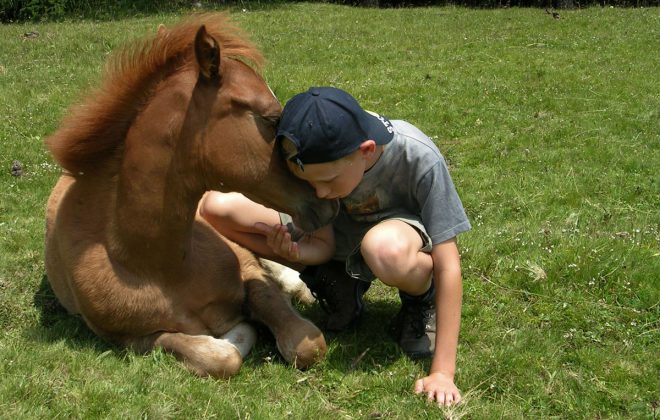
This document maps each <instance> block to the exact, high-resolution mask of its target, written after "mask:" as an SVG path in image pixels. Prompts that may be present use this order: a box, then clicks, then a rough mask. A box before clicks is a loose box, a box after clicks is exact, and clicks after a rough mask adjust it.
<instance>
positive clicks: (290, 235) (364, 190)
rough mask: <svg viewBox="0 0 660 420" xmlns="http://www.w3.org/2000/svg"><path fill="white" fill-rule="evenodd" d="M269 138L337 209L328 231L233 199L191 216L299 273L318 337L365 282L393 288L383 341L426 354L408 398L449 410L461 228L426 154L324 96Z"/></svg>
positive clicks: (225, 197)
mask: <svg viewBox="0 0 660 420" xmlns="http://www.w3.org/2000/svg"><path fill="white" fill-rule="evenodd" d="M277 139H278V141H279V142H280V146H281V149H282V152H283V154H284V157H285V158H286V160H287V164H288V166H289V169H290V170H291V171H292V172H293V173H294V175H296V176H297V177H299V178H301V179H303V180H306V181H308V182H309V183H310V184H311V185H312V187H313V188H314V189H315V190H316V194H317V195H318V196H319V197H321V198H325V199H329V200H330V199H333V200H340V203H341V208H340V211H339V215H338V216H337V218H336V220H335V221H334V222H333V224H332V226H326V227H323V228H321V229H319V230H317V231H315V232H313V233H311V234H304V233H302V232H299V231H298V230H297V229H296V228H295V226H293V224H292V223H291V222H290V218H288V216H287V215H281V214H279V213H277V212H276V211H274V210H272V209H268V208H266V207H263V206H261V205H259V204H256V203H254V202H251V201H249V200H248V199H247V198H245V197H244V196H242V195H240V194H235V193H233V194H221V193H215V192H212V193H208V194H207V195H206V196H205V198H204V199H203V201H202V203H201V205H200V214H202V216H203V217H205V218H206V219H207V220H208V221H209V222H210V223H211V224H212V225H213V226H214V227H215V228H216V229H217V230H218V231H219V232H220V233H222V234H224V235H225V236H227V237H228V238H230V239H232V240H234V241H236V242H238V243H240V244H242V245H244V246H246V247H247V248H249V249H252V250H253V251H254V252H256V253H257V254H260V255H261V256H263V257H265V258H270V259H274V260H277V261H280V262H283V263H284V264H287V265H290V266H297V267H300V266H308V268H307V269H306V270H305V271H303V273H302V274H301V278H302V279H303V280H304V281H305V283H307V285H308V286H309V288H310V289H311V290H312V292H313V293H314V294H315V295H316V296H317V298H318V299H319V301H320V302H321V303H322V304H323V306H324V309H326V311H327V312H328V313H329V318H328V323H327V329H331V330H341V329H344V328H346V327H348V326H349V325H351V324H353V323H354V321H355V320H356V319H357V318H358V317H359V316H360V314H361V312H362V295H363V294H364V292H365V291H366V289H367V288H368V286H369V284H370V283H369V282H371V281H372V280H374V279H375V278H378V279H380V280H381V281H382V282H383V283H384V284H386V285H388V286H392V287H396V288H397V289H399V295H400V297H401V301H402V305H401V310H400V311H399V313H398V314H397V315H396V317H395V318H394V321H393V323H392V325H391V332H392V334H393V335H394V337H395V339H397V341H398V343H399V345H400V347H401V348H402V350H403V351H404V352H405V353H406V354H408V355H409V356H410V357H413V358H420V357H428V356H431V355H433V361H432V364H431V370H430V373H429V375H428V376H426V377H424V378H422V379H419V380H418V381H417V382H416V383H415V392H416V393H425V394H426V395H427V397H428V399H429V400H433V401H437V402H438V404H442V405H451V404H456V403H458V402H459V401H460V399H461V396H460V392H459V390H458V389H457V388H456V386H455V385H454V373H455V366H456V350H457V342H458V333H459V326H460V315H461V298H462V282H461V268H460V258H459V253H458V249H457V246H456V239H455V237H456V235H458V234H459V233H461V232H465V231H467V230H469V229H470V223H469V222H468V220H467V217H466V215H465V212H464V210H463V207H462V204H461V202H460V199H459V198H458V195H457V194H456V191H455V189H454V186H453V183H452V181H451V178H450V176H449V173H448V170H447V167H446V165H445V162H444V158H443V157H442V155H441V154H440V152H439V151H438V149H437V148H436V146H435V145H434V144H433V142H432V141H431V140H430V139H429V138H428V137H427V136H426V135H424V134H423V133H422V132H421V131H419V130H418V129H417V128H415V127H414V126H412V125H411V124H409V123H407V122H405V121H391V122H390V121H389V120H387V119H385V118H384V117H382V116H380V115H377V114H372V113H370V112H367V111H365V110H363V109H362V108H361V107H360V105H359V104H358V103H357V101H356V100H355V99H354V98H353V97H352V96H351V95H349V94H348V93H346V92H344V91H342V90H339V89H336V88H330V87H321V88H311V89H309V90H308V91H307V92H304V93H301V94H298V95H296V96H294V97H293V98H292V99H291V100H290V101H289V102H288V103H287V104H286V106H285V107H284V110H283V111H282V116H281V120H280V123H279V126H278V131H277ZM331 259H332V260H333V261H330V260H331ZM329 261H330V262H329ZM337 262H339V263H337ZM436 308H437V311H436Z"/></svg>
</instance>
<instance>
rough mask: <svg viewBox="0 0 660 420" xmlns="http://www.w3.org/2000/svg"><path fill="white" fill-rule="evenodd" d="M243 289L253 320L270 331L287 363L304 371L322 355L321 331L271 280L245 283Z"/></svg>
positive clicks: (323, 350)
mask: <svg viewBox="0 0 660 420" xmlns="http://www.w3.org/2000/svg"><path fill="white" fill-rule="evenodd" d="M245 286H246V289H247V294H248V307H249V309H250V313H251V316H252V318H254V319H255V320H257V321H260V322H262V323H264V324H265V325H266V326H267V327H268V328H269V329H270V330H271V332H272V333H273V335H274V336H275V340H276V342H277V349H278V350H279V351H280V354H282V356H283V357H284V359H285V360H286V361H287V362H289V363H292V364H294V365H295V366H296V367H298V368H306V367H308V366H310V365H312V364H313V363H315V362H317V361H319V360H320V359H322V358H323V356H325V352H326V344H325V338H324V337H323V333H321V330H319V329H318V328H317V327H316V326H315V325H314V324H313V323H311V322H310V321H308V320H306V319H305V318H303V317H301V316H300V315H299V314H298V313H297V312H296V311H295V309H293V308H292V307H291V303H290V302H289V301H288V300H287V299H285V297H284V295H283V293H282V292H281V291H280V289H279V288H278V287H277V285H276V284H275V283H274V282H273V281H271V280H269V279H263V278H259V279H250V280H246V281H245Z"/></svg>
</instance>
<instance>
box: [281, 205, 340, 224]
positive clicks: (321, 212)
mask: <svg viewBox="0 0 660 420" xmlns="http://www.w3.org/2000/svg"><path fill="white" fill-rule="evenodd" d="M337 214H339V200H338V199H337V200H315V202H313V203H309V204H307V205H306V206H305V210H303V211H302V212H301V213H300V214H295V215H293V216H292V218H293V223H294V224H295V225H296V226H297V227H299V228H300V229H302V230H304V231H305V232H313V231H315V230H317V229H318V228H320V227H323V226H326V225H329V224H330V222H332V221H333V220H334V219H335V217H337Z"/></svg>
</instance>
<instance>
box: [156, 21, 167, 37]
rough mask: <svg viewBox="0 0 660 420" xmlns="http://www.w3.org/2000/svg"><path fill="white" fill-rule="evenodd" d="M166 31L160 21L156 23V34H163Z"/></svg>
mask: <svg viewBox="0 0 660 420" xmlns="http://www.w3.org/2000/svg"><path fill="white" fill-rule="evenodd" d="M166 33H167V28H166V27H165V25H163V24H162V23H161V24H159V25H158V31H157V32H156V34H157V35H158V36H164V35H165V34H166Z"/></svg>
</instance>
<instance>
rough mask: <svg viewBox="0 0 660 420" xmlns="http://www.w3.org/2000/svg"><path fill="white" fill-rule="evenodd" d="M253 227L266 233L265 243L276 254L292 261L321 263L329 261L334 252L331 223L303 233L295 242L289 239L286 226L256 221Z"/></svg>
mask: <svg viewBox="0 0 660 420" xmlns="http://www.w3.org/2000/svg"><path fill="white" fill-rule="evenodd" d="M255 227H256V228H257V229H258V230H260V231H261V232H263V233H264V234H265V235H266V243H267V244H268V246H269V247H270V248H271V249H272V250H273V252H274V253H275V254H276V255H278V256H280V257H282V258H284V259H285V260H287V261H290V262H293V263H298V264H302V265H318V264H322V263H324V262H327V261H329V260H330V258H332V255H333V254H334V252H335V237H334V233H333V231H332V225H327V226H324V227H322V228H320V229H318V230H315V231H314V232H312V233H308V234H305V235H304V236H303V237H302V238H300V239H299V240H298V241H297V242H293V241H292V240H291V234H290V233H289V230H288V229H287V227H286V226H283V225H279V224H278V225H273V226H269V225H266V224H264V223H257V224H255Z"/></svg>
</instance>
